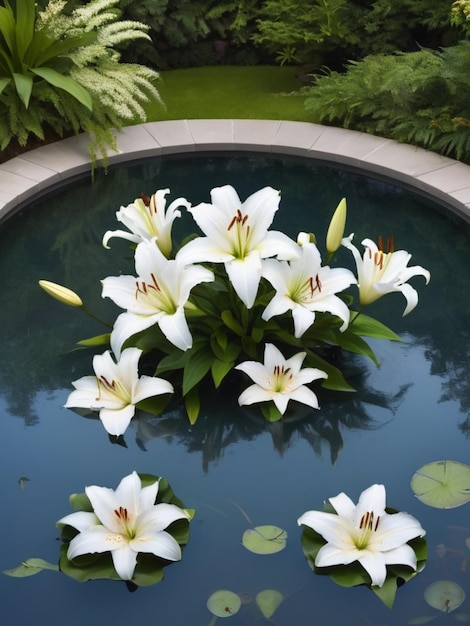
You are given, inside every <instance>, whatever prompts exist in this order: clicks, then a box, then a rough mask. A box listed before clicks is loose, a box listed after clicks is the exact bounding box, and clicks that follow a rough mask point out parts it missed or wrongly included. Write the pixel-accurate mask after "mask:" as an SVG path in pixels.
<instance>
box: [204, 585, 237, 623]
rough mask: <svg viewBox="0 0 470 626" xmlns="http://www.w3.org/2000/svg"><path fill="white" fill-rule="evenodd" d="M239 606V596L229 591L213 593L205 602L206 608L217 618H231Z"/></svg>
mask: <svg viewBox="0 0 470 626" xmlns="http://www.w3.org/2000/svg"><path fill="white" fill-rule="evenodd" d="M241 605H242V601H241V599H240V596H238V595H237V594H236V593H234V592H233V591H230V590H229V589H219V590H218V591H214V593H213V594H211V596H209V599H208V600H207V608H208V609H209V611H210V612H211V613H212V614H213V615H216V616H217V617H232V615H235V613H238V611H239V610H240V607H241Z"/></svg>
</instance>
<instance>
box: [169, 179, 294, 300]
mask: <svg viewBox="0 0 470 626" xmlns="http://www.w3.org/2000/svg"><path fill="white" fill-rule="evenodd" d="M211 200H212V204H207V203H201V204H199V205H197V206H195V207H191V208H190V209H188V210H189V212H190V213H191V215H192V216H193V218H194V220H195V221H196V223H197V225H198V226H199V228H200V229H201V230H202V231H203V233H204V234H205V235H206V237H198V238H197V239H194V240H192V241H190V242H189V243H187V244H186V245H185V246H184V247H183V248H182V249H181V251H180V254H182V255H183V257H184V258H187V259H189V260H190V262H192V263H197V262H201V261H202V262H204V261H207V262H212V263H224V264H225V270H226V272H227V274H228V277H229V280H230V282H231V283H232V286H233V288H234V290H235V292H236V293H237V295H238V297H239V298H240V299H241V301H242V302H243V304H244V305H245V306H246V307H247V308H248V309H250V308H251V307H252V306H253V303H254V301H255V298H256V294H257V292H258V286H259V281H260V279H261V259H265V258H268V257H272V256H277V257H278V258H280V259H293V258H295V257H297V256H298V255H299V252H298V246H297V244H296V243H295V242H294V241H292V240H291V239H290V238H289V237H287V235H285V234H284V233H281V232H278V231H268V228H269V227H270V226H271V224H272V221H273V219H274V214H275V213H276V211H277V210H278V208H279V201H280V195H279V192H278V191H276V190H275V189H273V188H272V187H264V188H263V189H260V190H259V191H257V192H256V193H254V194H252V195H251V196H249V197H248V198H247V199H246V200H245V202H243V203H242V202H241V201H240V198H239V197H238V194H237V192H236V191H235V189H234V188H233V187H231V186H230V185H225V186H224V187H216V188H214V189H212V191H211Z"/></svg>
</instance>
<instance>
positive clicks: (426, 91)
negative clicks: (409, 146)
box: [305, 41, 470, 163]
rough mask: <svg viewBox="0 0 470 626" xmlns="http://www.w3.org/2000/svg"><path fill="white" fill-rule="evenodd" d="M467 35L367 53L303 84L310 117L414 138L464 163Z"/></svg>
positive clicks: (467, 155) (468, 146)
mask: <svg viewBox="0 0 470 626" xmlns="http://www.w3.org/2000/svg"><path fill="white" fill-rule="evenodd" d="M469 65H470V41H462V42H460V43H459V44H458V45H456V46H452V47H450V48H446V49H444V50H442V51H439V52H434V51H431V50H420V51H419V52H410V53H403V54H396V55H383V54H380V55H371V56H369V57H366V58H365V59H364V60H363V61H359V62H350V63H349V64H348V66H347V71H346V72H345V73H339V72H330V73H329V74H327V75H325V76H321V77H317V79H316V81H315V85H314V86H313V87H310V88H306V89H305V92H306V93H307V94H308V97H307V99H306V101H305V106H306V108H307V110H308V111H310V112H311V114H312V121H314V122H321V123H325V122H326V123H330V124H337V125H340V126H343V127H345V128H352V129H355V130H361V131H364V132H368V133H373V134H378V135H382V136H385V137H390V138H392V139H396V140H398V141H401V142H408V143H414V144H416V145H420V146H422V147H425V148H428V149H430V150H434V151H436V152H440V153H441V154H445V155H448V156H451V157H454V158H457V159H460V160H462V161H465V162H467V163H470V83H469V82H468V67H469Z"/></svg>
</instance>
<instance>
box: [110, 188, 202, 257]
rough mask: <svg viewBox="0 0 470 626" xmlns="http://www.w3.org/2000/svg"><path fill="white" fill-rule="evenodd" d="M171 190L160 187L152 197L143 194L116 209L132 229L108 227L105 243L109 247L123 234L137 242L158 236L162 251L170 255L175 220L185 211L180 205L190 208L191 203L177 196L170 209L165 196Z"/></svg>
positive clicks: (122, 237)
mask: <svg viewBox="0 0 470 626" xmlns="http://www.w3.org/2000/svg"><path fill="white" fill-rule="evenodd" d="M168 193H170V190H169V189H159V190H158V191H157V192H156V193H154V194H153V195H152V196H151V197H150V198H147V197H146V196H142V198H137V199H136V200H134V202H133V203H132V204H128V205H127V206H122V207H121V208H120V209H119V211H117V212H116V218H117V220H118V222H121V223H122V224H124V226H126V227H127V228H128V229H129V231H130V232H127V231H125V230H108V231H107V232H106V233H105V234H104V237H103V246H104V247H105V248H109V246H108V242H109V240H110V239H111V238H112V237H120V238H121V239H127V240H128V241H132V242H134V243H140V242H141V241H148V240H150V239H153V238H154V237H156V240H157V245H158V247H159V248H160V250H161V252H162V253H163V255H164V256H166V257H167V258H169V257H170V254H171V249H172V239H171V230H172V227H173V222H174V221H175V219H176V218H177V217H181V211H178V208H180V207H185V208H186V209H188V208H189V207H190V206H191V204H190V203H189V202H188V201H187V200H186V199H185V198H177V199H176V200H173V202H172V203H171V204H170V205H169V206H168V208H167V207H166V198H165V196H166V195H167V194H168Z"/></svg>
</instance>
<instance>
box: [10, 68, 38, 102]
mask: <svg viewBox="0 0 470 626" xmlns="http://www.w3.org/2000/svg"><path fill="white" fill-rule="evenodd" d="M13 80H14V82H15V87H16V91H17V93H18V96H19V97H20V99H21V101H22V103H23V104H24V106H25V108H26V109H27V108H28V106H29V99H30V97H31V92H32V91H33V78H32V76H29V75H27V74H17V73H16V72H14V73H13Z"/></svg>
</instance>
